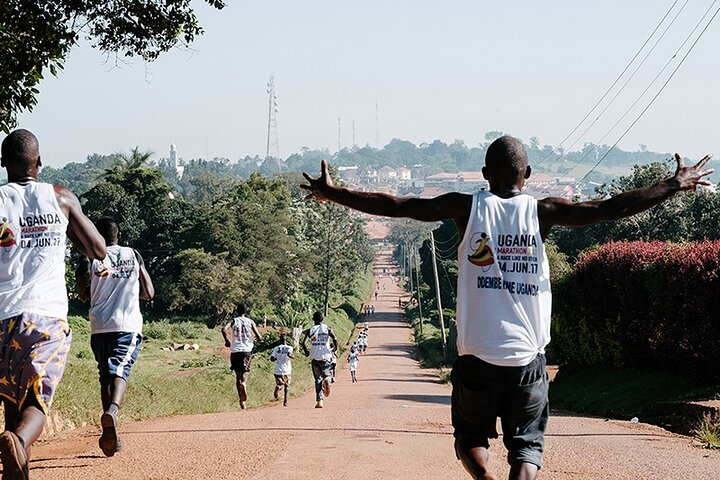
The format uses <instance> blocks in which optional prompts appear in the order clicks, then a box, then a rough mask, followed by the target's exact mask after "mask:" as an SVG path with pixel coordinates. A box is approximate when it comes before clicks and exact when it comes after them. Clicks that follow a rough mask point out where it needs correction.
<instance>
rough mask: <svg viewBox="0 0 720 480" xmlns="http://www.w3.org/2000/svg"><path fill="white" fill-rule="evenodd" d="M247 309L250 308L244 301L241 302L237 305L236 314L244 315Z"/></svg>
mask: <svg viewBox="0 0 720 480" xmlns="http://www.w3.org/2000/svg"><path fill="white" fill-rule="evenodd" d="M248 311H250V309H249V308H248V306H247V304H246V303H241V304H240V305H238V306H237V314H238V315H245V314H246V313H248Z"/></svg>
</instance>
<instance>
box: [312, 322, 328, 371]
mask: <svg viewBox="0 0 720 480" xmlns="http://www.w3.org/2000/svg"><path fill="white" fill-rule="evenodd" d="M329 332H330V329H329V328H328V326H327V325H325V324H324V323H321V324H320V325H313V326H312V327H310V334H309V336H310V340H311V341H312V345H311V346H310V358H312V359H313V360H324V361H326V362H330V361H332V358H333V351H332V349H331V348H330V334H329Z"/></svg>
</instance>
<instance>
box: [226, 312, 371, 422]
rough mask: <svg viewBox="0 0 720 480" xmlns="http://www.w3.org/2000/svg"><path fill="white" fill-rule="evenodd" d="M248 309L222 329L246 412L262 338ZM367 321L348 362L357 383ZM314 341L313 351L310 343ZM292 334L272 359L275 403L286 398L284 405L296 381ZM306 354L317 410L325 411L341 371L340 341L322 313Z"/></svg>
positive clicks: (311, 332)
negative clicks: (253, 365)
mask: <svg viewBox="0 0 720 480" xmlns="http://www.w3.org/2000/svg"><path fill="white" fill-rule="evenodd" d="M247 314H248V307H247V305H245V304H241V305H240V306H239V307H238V309H237V316H236V317H235V318H233V319H232V320H230V321H229V322H228V323H227V324H225V326H224V327H223V329H222V333H223V337H224V338H225V346H226V347H229V348H230V368H231V369H232V370H233V371H234V372H235V375H236V385H237V392H238V398H239V400H240V408H241V409H245V407H246V402H247V400H248V391H247V384H248V375H249V373H250V366H251V363H252V358H253V349H254V345H255V343H254V341H253V337H254V338H255V339H257V340H259V339H260V333H259V332H258V329H257V325H256V324H255V322H254V321H253V320H252V319H250V317H249V316H248V315H247ZM369 328H370V327H369V323H368V321H367V319H366V320H365V321H364V324H363V328H362V330H361V332H360V333H359V334H358V337H357V340H355V341H354V342H353V344H352V346H351V347H350V353H349V354H348V357H347V361H348V364H349V370H350V378H351V380H352V383H357V364H358V357H359V355H360V354H362V353H365V352H366V351H367V336H368V331H369ZM308 340H309V341H310V348H309V349H308V347H307V343H308ZM289 343H291V342H289V341H288V335H287V334H286V333H285V332H284V331H283V332H281V333H280V336H279V344H278V345H277V346H276V347H275V348H273V350H272V352H271V353H270V360H271V361H273V362H275V370H274V375H275V391H274V392H273V396H274V398H275V400H279V399H280V392H282V396H283V406H287V405H288V395H289V390H290V381H291V378H292V360H293V359H294V358H295V357H294V356H293V353H294V352H295V347H294V346H292V345H290V344H289ZM299 345H300V347H301V348H302V351H303V353H304V354H305V356H306V357H310V365H311V368H312V373H313V377H314V379H315V400H316V403H315V408H323V406H324V401H325V398H327V397H329V396H330V389H331V385H332V384H333V383H335V373H336V369H337V358H338V357H337V353H338V342H337V337H335V334H334V333H333V331H332V329H331V328H330V327H329V326H328V325H327V324H325V323H324V318H323V315H322V313H320V312H315V313H314V314H313V326H311V327H310V328H308V329H306V330H305V331H304V332H303V334H302V340H300V342H299Z"/></svg>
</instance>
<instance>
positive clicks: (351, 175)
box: [338, 165, 360, 183]
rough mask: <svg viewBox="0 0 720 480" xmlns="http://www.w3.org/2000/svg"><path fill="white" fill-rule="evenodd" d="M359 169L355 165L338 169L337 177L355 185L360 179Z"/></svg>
mask: <svg viewBox="0 0 720 480" xmlns="http://www.w3.org/2000/svg"><path fill="white" fill-rule="evenodd" d="M359 173H360V167H358V166H357V165H355V166H351V167H338V175H340V178H341V179H343V181H345V182H347V183H357V182H358V180H359V179H360V176H359Z"/></svg>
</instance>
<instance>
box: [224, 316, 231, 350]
mask: <svg viewBox="0 0 720 480" xmlns="http://www.w3.org/2000/svg"><path fill="white" fill-rule="evenodd" d="M231 328H232V320H230V321H229V322H227V323H226V324H225V326H224V327H223V328H222V335H223V338H224V339H225V346H226V347H229V346H230V338H229V337H228V334H229V333H230V330H231Z"/></svg>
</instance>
